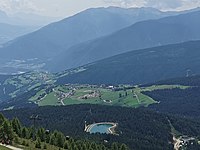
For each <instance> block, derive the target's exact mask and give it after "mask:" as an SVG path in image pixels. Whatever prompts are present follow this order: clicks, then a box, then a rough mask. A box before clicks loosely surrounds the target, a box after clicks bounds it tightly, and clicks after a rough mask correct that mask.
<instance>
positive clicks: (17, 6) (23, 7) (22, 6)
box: [0, 0, 42, 14]
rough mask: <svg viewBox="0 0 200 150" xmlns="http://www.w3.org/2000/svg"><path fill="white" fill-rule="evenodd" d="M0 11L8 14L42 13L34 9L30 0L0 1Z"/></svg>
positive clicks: (34, 6)
mask: <svg viewBox="0 0 200 150" xmlns="http://www.w3.org/2000/svg"><path fill="white" fill-rule="evenodd" d="M0 10H3V11H5V12H7V13H8V14H13V13H18V12H26V13H35V12H40V11H42V9H39V8H38V7H36V5H35V4H34V3H33V2H32V1H31V0H0Z"/></svg>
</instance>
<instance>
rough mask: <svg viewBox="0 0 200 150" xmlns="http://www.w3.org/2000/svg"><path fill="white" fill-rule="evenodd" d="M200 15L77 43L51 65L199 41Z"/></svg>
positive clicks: (56, 67)
mask: <svg viewBox="0 0 200 150" xmlns="http://www.w3.org/2000/svg"><path fill="white" fill-rule="evenodd" d="M199 18H200V11H197V12H192V13H186V14H181V15H178V16H170V17H166V18H161V19H158V20H147V21H142V22H138V23H135V24H133V25H131V26H129V27H127V28H124V29H122V30H120V31H117V32H115V33H113V34H111V35H108V36H104V37H101V38H98V39H95V40H92V41H87V42H84V43H81V44H78V45H75V46H73V47H71V48H70V49H68V50H67V51H64V52H63V53H61V54H60V55H58V56H56V57H55V58H54V59H53V60H52V61H51V62H50V64H49V65H48V66H50V67H49V68H50V70H51V69H53V71H61V70H63V68H68V69H69V68H72V67H78V66H81V65H84V64H87V63H92V62H94V61H97V60H101V59H104V58H107V57H110V56H114V55H117V54H121V53H125V52H128V51H131V50H137V49H143V48H149V47H156V46H162V45H167V44H173V43H181V42H186V41H190V40H199V39H200V30H199V26H200V20H199ZM58 64H59V65H58Z"/></svg>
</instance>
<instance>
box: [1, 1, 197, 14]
mask: <svg viewBox="0 0 200 150" xmlns="http://www.w3.org/2000/svg"><path fill="white" fill-rule="evenodd" d="M107 6H120V7H154V8H158V9H160V10H184V9H190V8H195V7H200V0H0V10H3V11H6V12H7V13H8V14H13V13H17V12H29V13H37V14H41V15H46V16H61V17H66V16H70V15H73V14H75V13H77V12H80V11H82V10H84V9H87V8H91V7H107Z"/></svg>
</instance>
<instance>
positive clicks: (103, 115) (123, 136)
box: [3, 105, 200, 150]
mask: <svg viewBox="0 0 200 150" xmlns="http://www.w3.org/2000/svg"><path fill="white" fill-rule="evenodd" d="M77 110H78V111H77ZM3 113H4V115H5V116H6V117H8V118H13V117H15V116H16V117H18V118H19V119H20V120H21V121H22V123H23V124H24V125H27V126H31V125H32V121H30V120H29V117H30V116H31V115H33V114H34V115H39V116H40V117H41V119H42V120H41V121H38V122H37V126H43V127H45V128H47V129H50V130H54V129H57V130H60V131H62V132H63V133H64V134H65V135H68V136H72V137H77V138H80V137H84V138H86V139H92V140H97V141H103V140H108V141H109V142H111V143H112V142H120V143H125V144H127V145H128V146H129V147H130V149H137V150H140V149H141V150H147V149H148V150H155V149H158V150H159V149H160V150H161V149H163V147H165V149H173V144H172V143H173V139H172V134H171V125H170V123H169V120H170V121H171V123H172V126H173V125H174V128H175V129H176V130H177V131H178V132H180V133H181V134H184V135H188V136H192V137H197V136H198V135H199V134H200V128H199V125H200V123H199V122H198V121H191V120H189V119H188V120H187V121H186V119H184V118H180V119H179V118H177V117H171V116H168V117H167V116H166V115H161V114H158V113H155V112H152V111H148V110H146V109H144V108H142V109H132V108H126V107H110V106H99V105H72V106H65V107H40V108H34V109H19V110H10V111H4V112H3ZM85 121H86V122H87V123H94V122H105V121H108V122H116V123H118V127H117V129H116V131H117V133H118V134H119V136H116V135H100V134H92V135H91V134H88V133H85V132H84V125H85ZM181 126H183V127H184V129H182V128H181ZM144 143H145V144H144Z"/></svg>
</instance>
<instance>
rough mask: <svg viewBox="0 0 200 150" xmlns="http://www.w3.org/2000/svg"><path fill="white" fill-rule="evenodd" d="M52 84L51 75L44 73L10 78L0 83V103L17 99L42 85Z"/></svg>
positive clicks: (30, 73)
mask: <svg viewBox="0 0 200 150" xmlns="http://www.w3.org/2000/svg"><path fill="white" fill-rule="evenodd" d="M53 82H54V80H53V75H51V74H48V73H44V72H40V73H38V72H29V73H25V74H20V75H14V76H10V77H9V78H7V79H6V80H5V81H2V82H1V83H0V101H5V100H8V99H11V98H14V97H17V96H18V95H21V94H23V93H26V92H27V91H30V90H32V89H34V88H36V87H38V86H41V85H42V84H52V83H53Z"/></svg>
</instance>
